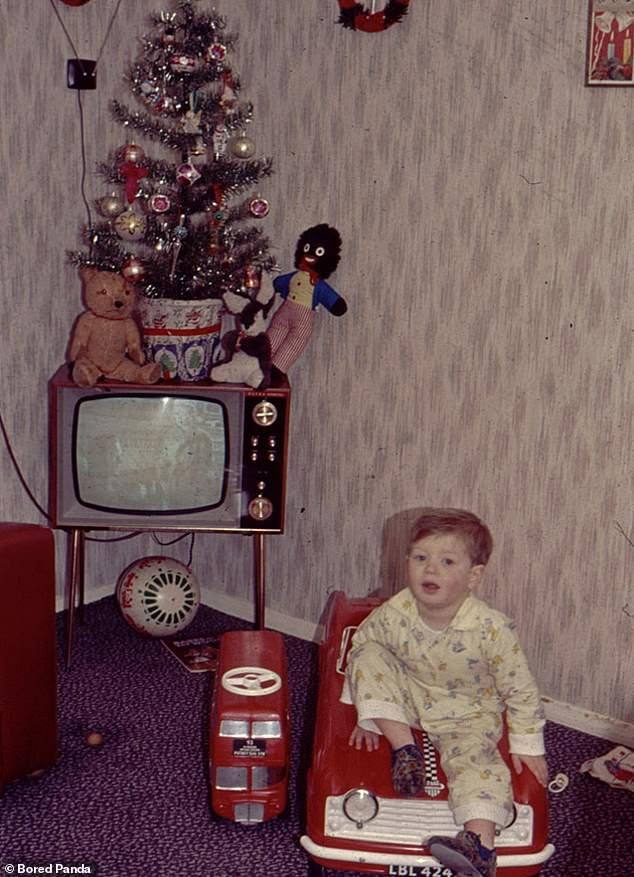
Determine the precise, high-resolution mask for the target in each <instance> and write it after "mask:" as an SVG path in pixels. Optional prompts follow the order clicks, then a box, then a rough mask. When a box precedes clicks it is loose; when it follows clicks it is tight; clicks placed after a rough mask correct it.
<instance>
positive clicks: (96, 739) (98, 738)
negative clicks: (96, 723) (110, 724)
mask: <svg viewBox="0 0 634 877" xmlns="http://www.w3.org/2000/svg"><path fill="white" fill-rule="evenodd" d="M86 743H87V744H88V745H89V746H101V744H102V743H103V734H100V733H99V731H91V732H90V734H86Z"/></svg>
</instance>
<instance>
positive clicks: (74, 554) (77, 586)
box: [66, 529, 85, 668]
mask: <svg viewBox="0 0 634 877" xmlns="http://www.w3.org/2000/svg"><path fill="white" fill-rule="evenodd" d="M84 541H85V533H84V531H83V530H80V529H72V530H71V531H70V580H69V585H68V619H67V625H66V667H68V668H69V667H70V665H71V660H72V654H73V635H74V632H75V607H76V605H77V593H78V592H79V597H80V601H81V602H80V610H81V613H82V616H83V611H84Z"/></svg>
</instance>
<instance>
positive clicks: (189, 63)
mask: <svg viewBox="0 0 634 877" xmlns="http://www.w3.org/2000/svg"><path fill="white" fill-rule="evenodd" d="M197 67H198V58H195V57H194V56H193V55H185V54H180V55H176V54H174V55H172V57H171V58H170V69H171V70H174V72H176V73H193V72H194V71H195V70H196V68H197Z"/></svg>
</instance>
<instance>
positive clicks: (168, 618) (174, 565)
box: [117, 556, 200, 637]
mask: <svg viewBox="0 0 634 877" xmlns="http://www.w3.org/2000/svg"><path fill="white" fill-rule="evenodd" d="M117 600H118V602H119V607H120V609H121V613H122V614H123V617H124V618H125V620H126V621H127V622H128V624H129V625H130V626H131V627H133V628H134V629H135V630H136V631H138V632H139V633H143V634H147V635H149V636H156V637H161V636H170V635H171V634H174V633H180V632H181V631H182V630H184V629H185V628H186V627H187V625H188V624H189V623H190V622H191V621H193V620H194V616H195V615H196V612H197V611H198V606H199V605H200V585H199V584H198V580H197V579H196V578H195V577H194V576H193V574H192V572H191V570H190V569H189V567H187V566H185V564H183V563H180V561H178V560H175V559H174V558H173V557H158V556H157V557H142V558H141V559H139V560H135V561H134V563H131V564H130V566H128V567H126V569H124V571H123V572H122V573H121V575H120V576H119V581H118V582H117Z"/></svg>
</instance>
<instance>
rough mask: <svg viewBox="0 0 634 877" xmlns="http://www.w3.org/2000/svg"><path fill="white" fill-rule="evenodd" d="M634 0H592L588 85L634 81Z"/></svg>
mask: <svg viewBox="0 0 634 877" xmlns="http://www.w3.org/2000/svg"><path fill="white" fill-rule="evenodd" d="M633 41H634V0H590V26H589V38H588V78H587V84H588V85H617V86H618V85H634V74H633V70H634V64H633V58H632V44H633Z"/></svg>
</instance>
